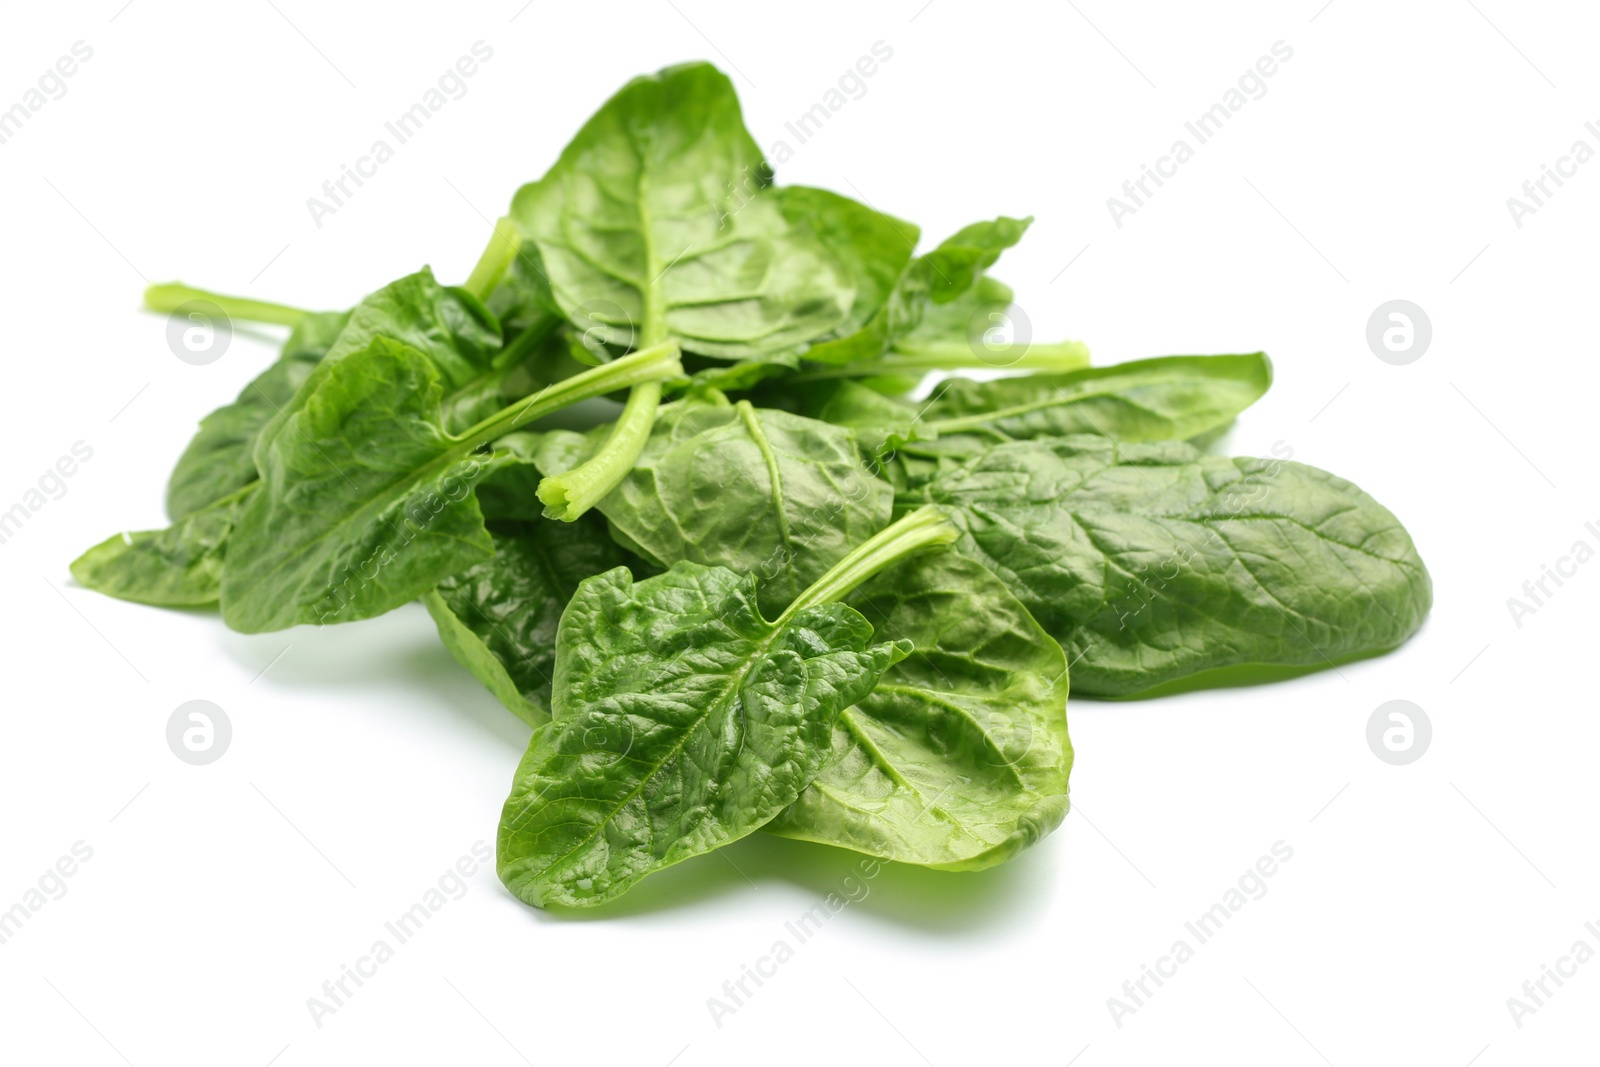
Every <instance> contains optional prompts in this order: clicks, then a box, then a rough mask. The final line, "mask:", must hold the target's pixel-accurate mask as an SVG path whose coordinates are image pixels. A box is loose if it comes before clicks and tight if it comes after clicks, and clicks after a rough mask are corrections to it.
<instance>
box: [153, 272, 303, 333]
mask: <svg viewBox="0 0 1600 1067" xmlns="http://www.w3.org/2000/svg"><path fill="white" fill-rule="evenodd" d="M191 300H206V301H210V302H211V303H213V304H215V305H216V306H217V307H219V308H221V309H222V311H223V314H225V315H227V316H228V317H229V318H230V319H239V320H241V321H243V322H270V323H273V324H274V325H278V326H297V325H299V323H300V320H301V319H303V318H305V317H306V316H307V315H309V314H311V313H310V312H309V311H306V310H305V309H303V308H295V307H289V306H288V305H287V304H274V303H271V302H269V301H266V300H250V299H248V298H246V297H242V296H224V295H223V294H222V293H212V292H207V291H206V290H204V289H196V288H194V287H193V286H190V285H184V284H183V283H182V282H165V283H162V284H159V285H152V286H150V287H149V288H148V289H146V290H145V291H144V306H145V307H147V308H149V309H150V310H151V311H160V312H164V313H166V314H169V315H170V314H171V313H172V312H174V311H177V310H178V309H179V308H180V307H182V306H183V305H184V304H187V303H188V302H189V301H191Z"/></svg>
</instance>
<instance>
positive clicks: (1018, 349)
mask: <svg viewBox="0 0 1600 1067" xmlns="http://www.w3.org/2000/svg"><path fill="white" fill-rule="evenodd" d="M1088 365H1089V348H1088V346H1087V345H1085V344H1083V343H1082V342H1081V341H1061V342H1058V343H1056V344H1048V345H1046V344H1016V345H997V346H994V347H993V348H990V349H988V350H986V351H985V352H984V353H983V354H982V355H979V354H978V352H977V351H976V350H974V349H973V348H972V347H971V346H969V345H966V344H961V343H953V344H936V345H923V346H919V347H917V348H915V349H896V350H894V351H892V352H890V353H889V354H888V355H885V356H882V357H881V358H879V359H869V360H862V361H860V362H858V363H846V364H842V365H840V366H836V367H815V368H813V369H811V370H808V371H805V372H803V373H801V374H797V375H795V376H794V377H793V378H791V379H790V381H821V380H823V379H827V378H870V377H876V376H878V375H894V374H922V373H924V372H926V371H931V370H983V369H990V370H1026V371H1053V372H1057V373H1060V372H1064V371H1074V370H1082V369H1083V368H1084V367H1087V366H1088Z"/></svg>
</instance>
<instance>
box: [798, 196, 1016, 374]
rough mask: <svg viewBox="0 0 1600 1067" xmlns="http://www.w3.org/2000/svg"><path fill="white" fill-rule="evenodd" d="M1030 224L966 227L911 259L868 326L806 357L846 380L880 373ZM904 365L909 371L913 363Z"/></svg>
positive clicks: (1011, 222)
mask: <svg viewBox="0 0 1600 1067" xmlns="http://www.w3.org/2000/svg"><path fill="white" fill-rule="evenodd" d="M1032 221H1033V220H1032V219H1012V218H1006V217H1005V216H1001V217H1000V218H997V219H995V220H993V221H992V222H975V223H972V224H971V225H969V226H965V227H963V228H962V229H960V230H958V231H957V232H956V233H954V234H952V235H951V236H950V237H947V238H945V239H944V240H943V241H941V242H940V243H939V245H938V246H937V247H935V248H934V249H932V250H931V251H929V252H927V253H925V254H924V255H921V256H918V257H917V258H916V259H913V260H912V261H911V262H910V263H909V265H907V267H906V269H905V270H904V271H903V272H902V273H901V275H900V277H899V279H898V280H897V281H896V282H895V285H894V288H893V289H892V290H890V292H889V295H888V298H887V299H886V300H885V301H884V302H883V303H882V304H881V305H880V306H879V307H878V309H877V311H876V312H875V313H874V314H873V316H872V317H871V318H870V319H868V320H867V322H866V324H865V325H863V326H862V327H861V328H859V329H857V330H856V331H855V332H853V333H849V334H846V335H845V336H842V337H838V338H835V339H832V340H826V341H821V342H818V343H816V344H813V345H812V346H811V347H810V348H809V349H807V350H806V353H805V357H806V358H807V359H809V360H814V361H816V362H818V363H827V364H835V365H846V364H848V365H850V367H849V369H848V370H841V371H839V372H838V373H842V374H866V373H880V371H878V370H877V369H876V364H877V361H878V360H879V358H880V357H883V356H884V355H885V354H886V353H887V352H889V350H890V349H891V348H893V347H894V345H895V344H896V342H898V341H900V340H902V339H904V338H906V337H908V336H910V335H911V334H912V333H913V332H914V331H916V329H917V327H918V326H920V325H921V324H922V321H923V318H924V317H925V316H926V315H927V314H928V313H929V309H930V308H931V307H932V306H934V305H935V304H945V303H950V302H951V301H954V300H956V299H957V298H959V297H960V296H961V295H962V294H963V293H965V292H967V290H969V289H971V288H972V287H973V286H975V285H976V284H977V283H978V279H979V278H980V277H982V274H983V271H984V270H986V269H987V268H989V267H991V266H993V265H994V262H995V261H996V260H997V259H999V258H1000V253H1001V252H1003V251H1005V250H1006V249H1007V248H1010V247H1011V246H1012V245H1014V244H1016V243H1017V241H1019V240H1020V239H1021V238H1022V234H1023V232H1024V231H1025V230H1026V229H1027V228H1028V224H1029V223H1030V222H1032ZM906 362H907V364H908V365H909V363H910V361H906ZM923 369H926V368H923ZM919 373H920V372H919Z"/></svg>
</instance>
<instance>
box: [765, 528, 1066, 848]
mask: <svg viewBox="0 0 1600 1067" xmlns="http://www.w3.org/2000/svg"><path fill="white" fill-rule="evenodd" d="M849 603H851V604H852V605H853V606H855V607H856V608H858V609H859V610H860V611H861V613H862V615H864V616H865V617H866V618H867V620H868V621H870V622H872V623H873V625H874V628H875V630H876V636H877V637H878V639H880V640H885V639H891V640H902V639H904V640H909V641H910V642H911V643H912V645H913V646H914V651H913V652H912V653H911V654H910V655H909V656H907V657H906V658H905V659H903V660H901V661H900V662H899V663H897V664H895V665H894V666H892V667H890V668H889V669H888V670H887V671H885V672H884V675H883V677H882V678H881V679H880V680H879V682H878V685H877V688H875V689H874V690H873V691H872V694H871V695H870V696H868V697H865V698H864V699H862V700H860V701H858V702H857V703H856V704H855V705H853V706H852V707H850V708H847V709H846V710H845V711H843V712H842V713H840V715H839V720H838V722H837V723H836V724H835V725H834V728H833V745H832V750H833V751H832V755H831V756H830V759H829V762H828V764H827V766H825V767H824V768H823V769H822V771H821V773H819V774H818V775H817V778H816V780H815V781H813V782H812V783H811V785H810V786H809V787H807V789H806V791H805V792H804V793H802V794H801V795H800V799H799V800H797V801H795V802H794V803H793V804H792V805H790V806H789V807H788V808H786V809H785V810H784V812H783V814H781V815H779V816H778V817H777V818H776V819H774V820H773V821H772V822H771V823H769V824H767V826H766V827H765V829H767V830H768V831H770V832H772V833H775V834H778V835H780V836H783V837H794V838H800V839H803V840H807V841H820V842H822V843H824V844H830V845H838V846H841V847H843V848H850V849H855V850H856V851H858V852H864V853H867V854H869V855H873V856H878V857H881V858H883V859H888V860H897V861H899V862H902V863H915V864H920V865H922V866H927V867H937V868H941V869H945V870H977V869H979V868H983V867H990V866H993V865H995V864H997V863H1002V862H1004V861H1005V860H1007V859H1010V858H1011V857H1012V856H1014V855H1015V854H1016V853H1018V852H1020V851H1021V850H1022V849H1024V848H1027V847H1028V846H1029V845H1032V844H1034V843H1035V842H1037V841H1038V840H1039V839H1040V838H1042V837H1043V836H1044V835H1045V834H1048V833H1049V832H1050V831H1051V830H1054V829H1055V828H1056V827H1057V826H1058V825H1060V823H1061V820H1062V819H1063V818H1064V817H1065V816H1066V813H1067V776H1068V774H1069V773H1070V771H1071V769H1072V743H1071V741H1070V740H1069V739H1068V737H1067V718H1066V706H1067V661H1066V657H1065V656H1064V655H1062V652H1061V646H1060V645H1058V644H1056V642H1055V641H1054V640H1053V639H1052V638H1051V637H1050V636H1049V635H1048V634H1046V633H1045V632H1044V630H1043V629H1042V628H1041V627H1040V626H1039V624H1038V623H1037V622H1035V621H1034V619H1033V617H1032V616H1031V615H1029V614H1028V611H1027V609H1026V608H1024V607H1023V606H1022V604H1021V603H1020V602H1019V601H1018V600H1017V598H1016V597H1014V596H1013V595H1012V594H1011V593H1010V592H1009V591H1008V590H1007V589H1006V587H1005V585H1004V584H1003V583H1002V582H1001V581H1000V580H999V579H997V578H995V577H994V575H992V574H990V573H989V572H988V571H987V570H985V569H984V567H983V566H982V565H980V564H978V563H975V562H974V561H972V560H970V559H967V558H966V557H964V556H961V555H958V554H957V553H954V552H939V553H933V554H930V555H925V556H919V557H916V558H914V559H911V560H908V561H906V562H904V563H901V564H899V565H897V566H895V567H892V568H890V569H889V570H887V571H885V572H884V573H883V574H881V575H879V576H878V577H877V578H875V579H873V580H872V581H871V582H870V583H868V584H867V585H866V586H863V587H862V588H861V589H860V590H859V591H858V592H857V593H856V594H854V595H853V596H852V597H851V598H850V600H849Z"/></svg>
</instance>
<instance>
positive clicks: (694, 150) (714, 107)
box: [511, 63, 855, 359]
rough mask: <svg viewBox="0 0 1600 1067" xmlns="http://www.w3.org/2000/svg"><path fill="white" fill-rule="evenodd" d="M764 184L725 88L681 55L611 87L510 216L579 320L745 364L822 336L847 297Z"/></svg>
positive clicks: (616, 336) (836, 271) (623, 341)
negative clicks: (679, 60)
mask: <svg viewBox="0 0 1600 1067" xmlns="http://www.w3.org/2000/svg"><path fill="white" fill-rule="evenodd" d="M769 180H770V176H769V175H768V174H767V173H766V171H765V169H764V165H763V162H762V154H761V151H760V149H759V148H757V147H756V143H755V141H754V140H752V139H751V137H750V135H749V133H748V132H746V130H745V128H744V122H743V119H742V117H741V114H740V110H739V100H738V97H737V96H736V95H735V93H734V90H733V85H732V83H731V82H729V81H728V79H727V77H726V76H725V75H723V74H722V73H720V72H719V71H717V70H716V69H715V68H714V67H711V66H710V65H708V64H704V63H694V64H686V65H683V66H677V67H669V68H667V69H666V70H663V71H661V72H660V73H659V74H656V75H651V76H646V77H641V78H635V79H634V80H633V81H631V82H629V83H628V84H627V85H626V86H624V87H623V88H622V90H621V91H620V92H618V93H617V94H616V95H615V96H614V97H612V98H611V99H610V100H609V101H607V102H606V104H605V105H604V106H602V107H601V108H600V110H599V111H598V112H596V113H595V115H594V116H593V117H592V118H590V119H589V121H588V122H587V123H585V124H584V126H583V128H582V129H581V130H579V131H578V134H577V136H576V137H574V138H573V140H572V143H571V144H569V145H568V146H567V148H566V149H565V150H564V151H563V152H562V153H561V158H560V159H559V160H557V162H556V164H555V165H554V166H553V167H551V169H550V171H549V173H547V174H546V175H545V176H544V177H543V178H541V179H540V180H539V181H537V182H533V183H531V184H529V185H525V186H523V188H522V189H521V190H520V191H518V193H517V195H516V198H515V200H514V201H513V202H512V208H511V214H512V216H513V217H514V218H515V219H516V220H517V222H518V223H519V224H520V225H521V227H522V229H523V230H524V232H525V233H526V235H527V237H528V239H529V240H530V241H531V242H532V243H533V244H534V245H535V246H536V247H537V249H538V252H539V256H540V259H541V261H542V263H543V269H544V271H545V273H546V275H547V277H548V278H549V282H550V287H551V291H552V293H553V297H554V300H555V302H556V304H557V305H558V306H559V307H560V309H561V311H562V313H563V314H564V315H565V316H566V317H567V318H568V320H569V321H571V322H573V323H574V324H576V325H578V326H579V328H580V329H583V330H585V331H587V332H589V333H590V334H592V335H598V336H599V337H600V339H601V340H603V341H604V342H605V343H608V344H614V345H623V346H627V347H635V346H638V345H641V344H642V345H650V344H655V343H657V342H659V341H662V340H665V339H668V338H672V339H675V340H677V341H678V342H679V343H680V344H681V346H682V347H683V349H684V350H685V351H691V352H698V353H701V354H703V355H708V356H715V357H718V358H722V359H749V358H756V357H760V356H764V355H766V354H769V353H776V352H781V351H783V350H785V349H791V348H793V347H795V346H796V345H799V344H803V343H804V342H806V341H809V340H810V339H812V338H813V337H817V336H819V335H821V334H823V333H826V332H827V331H828V330H830V329H832V328H833V327H834V326H836V325H838V323H839V322H841V321H842V320H843V319H844V317H845V315H846V313H847V312H848V311H849V309H850V307H851V304H852V302H853V300H854V295H855V294H854V292H853V290H852V287H851V284H850V280H849V278H848V277H847V276H846V275H845V274H844V272H843V271H842V270H841V268H840V267H839V266H838V265H837V264H836V263H835V262H834V260H833V258H832V257H831V256H830V255H829V254H828V253H827V251H826V250H825V249H824V248H823V247H822V246H821V244H820V243H818V242H817V241H816V240H815V239H814V238H812V237H810V236H808V235H806V234H805V233H802V232H800V231H799V230H797V229H796V228H795V227H794V226H792V225H790V223H789V222H788V220H787V219H785V217H784V214H783V211H782V208H781V205H780V203H779V201H778V199H777V198H775V197H773V196H771V195H767V194H765V193H764V192H763V189H764V187H765V186H766V185H767V183H768V181H769Z"/></svg>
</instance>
